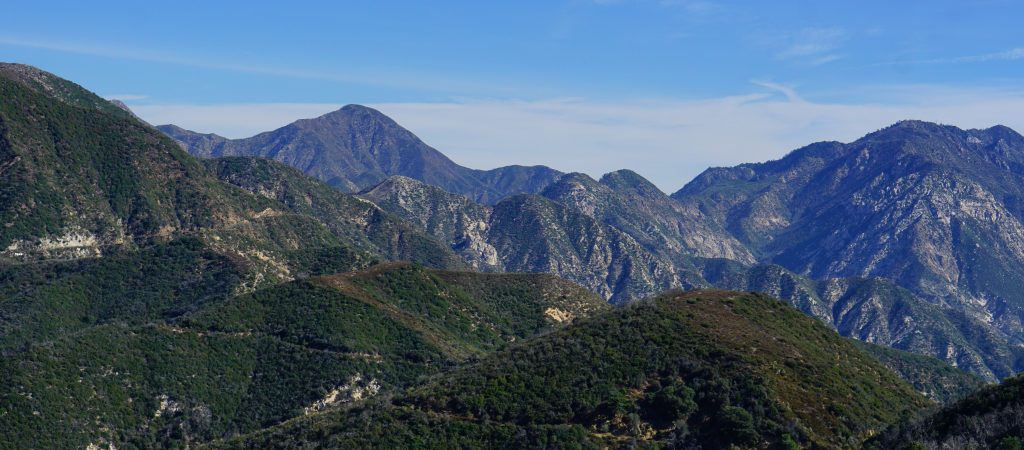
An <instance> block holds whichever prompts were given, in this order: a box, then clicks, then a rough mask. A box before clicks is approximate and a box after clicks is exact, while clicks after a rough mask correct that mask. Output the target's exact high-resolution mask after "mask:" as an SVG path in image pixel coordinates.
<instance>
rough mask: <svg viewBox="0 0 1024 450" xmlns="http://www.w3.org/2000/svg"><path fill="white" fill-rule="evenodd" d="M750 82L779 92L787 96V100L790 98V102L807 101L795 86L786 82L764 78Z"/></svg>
mask: <svg viewBox="0 0 1024 450" xmlns="http://www.w3.org/2000/svg"><path fill="white" fill-rule="evenodd" d="M750 83H751V84H753V85H755V86H760V87H763V88H766V89H769V90H772V91H775V92H778V93H780V94H782V95H784V96H786V100H789V101H790V102H793V103H802V102H804V101H805V100H804V99H803V98H802V97H800V95H799V94H797V93H796V88H794V87H792V86H786V85H784V84H779V83H775V82H772V81H764V80H751V81H750Z"/></svg>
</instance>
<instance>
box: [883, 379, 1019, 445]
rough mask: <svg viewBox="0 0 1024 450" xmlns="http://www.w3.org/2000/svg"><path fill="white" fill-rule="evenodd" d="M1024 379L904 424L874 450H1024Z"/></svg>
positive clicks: (896, 426) (886, 434)
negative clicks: (944, 449)
mask: <svg viewBox="0 0 1024 450" xmlns="http://www.w3.org/2000/svg"><path fill="white" fill-rule="evenodd" d="M1021 417H1024V377H1021V376H1017V377H1014V378H1010V379H1007V380H1005V381H1003V383H1002V384H999V385H994V386H989V387H986V388H984V389H981V390H980V391H978V392H975V393H973V394H971V395H969V396H967V397H966V398H964V399H962V400H960V401H958V402H956V403H953V404H951V405H949V406H946V407H945V408H942V409H941V410H939V411H936V412H934V413H933V414H930V415H927V416H925V417H922V418H919V419H916V420H905V421H901V422H900V423H898V424H897V425H895V426H894V427H892V428H891V429H890V430H888V431H886V432H885V433H884V434H882V435H881V436H879V437H877V438H876V439H873V440H872V441H871V442H869V444H868V445H867V447H868V448H871V449H925V448H978V449H982V448H993V449H1001V450H1002V449H1006V450H1012V449H1019V448H1021V447H1024V421H1022V420H1021Z"/></svg>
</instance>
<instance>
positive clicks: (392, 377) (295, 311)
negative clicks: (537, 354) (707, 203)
mask: <svg viewBox="0 0 1024 450" xmlns="http://www.w3.org/2000/svg"><path fill="white" fill-rule="evenodd" d="M218 268H219V269H218ZM235 269H237V266H235V265H234V263H232V262H231V261H230V260H227V259H225V258H223V257H221V256H219V255H217V254H216V253H213V252H210V251H209V250H208V249H206V248H205V247H204V246H203V245H202V244H201V243H200V242H199V241H197V240H194V239H186V240H182V241H175V242H172V243H169V244H166V245H157V246H154V247H152V248H149V249H146V250H144V251H141V252H127V253H126V254H124V255H121V256H116V257H115V256H109V257H105V258H100V259H92V260H82V261H75V262H67V263H59V264H25V265H16V266H11V267H7V268H5V271H4V272H2V274H3V277H4V278H3V280H4V283H3V286H4V287H3V289H4V290H5V291H4V292H5V293H9V294H13V295H14V297H13V298H12V299H11V300H9V301H0V306H2V307H4V308H8V309H7V311H11V312H12V314H11V315H7V314H5V316H4V318H5V320H6V322H5V325H7V326H9V327H8V328H5V330H9V331H10V333H7V332H5V335H4V337H5V339H7V341H10V342H17V343H18V345H13V344H12V345H10V346H8V347H7V349H6V356H5V358H4V359H3V361H0V379H4V380H5V383H3V384H2V385H0V410H2V411H0V442H5V443H9V444H11V445H13V446H14V447H17V448H32V447H35V448H72V447H82V446H84V445H86V444H88V443H97V444H104V443H110V444H114V445H115V446H117V447H118V448H153V447H176V446H190V445H194V444H196V443H201V442H206V441H208V440H210V439H214V438H222V437H228V436H232V435H235V434H238V433H245V432H251V431H255V430H258V429H260V428H263V427H267V426H270V425H273V424H276V423H279V422H281V421H283V420H286V419H288V418H292V417H295V416H300V415H302V414H304V413H305V411H306V408H310V407H313V406H314V405H316V404H317V402H323V404H322V405H321V406H319V407H324V406H329V405H331V404H333V403H336V402H346V401H349V400H352V399H355V398H357V397H360V396H369V395H372V394H375V393H377V392H378V391H381V392H382V393H386V392H393V391H395V390H396V389H401V388H405V387H409V386H412V385H415V384H420V383H422V382H424V381H425V380H426V378H425V377H429V376H431V375H435V374H438V373H439V372H441V371H444V370H447V369H450V368H452V367H454V366H456V365H457V364H460V363H462V362H465V361H466V360H467V358H475V357H478V356H479V355H481V354H482V353H484V352H487V351H493V350H495V349H498V348H501V347H503V346H504V345H506V344H507V343H508V342H509V341H511V340H515V339H523V338H527V337H529V336H530V335H532V334H533V333H536V332H542V331H544V330H546V329H549V328H551V327H553V326H555V325H557V324H558V323H557V322H556V321H554V320H551V319H548V318H546V317H547V316H545V314H544V309H545V308H544V306H545V305H547V306H552V307H559V308H562V309H566V310H573V311H575V312H576V314H578V315H579V316H585V315H586V314H587V313H588V312H590V311H599V310H604V309H607V308H608V306H607V305H606V304H605V303H604V302H603V300H601V299H600V298H599V297H597V296H595V295H593V294H590V293H588V292H586V291H584V290H582V289H580V288H578V287H575V286H570V285H569V284H568V283H565V282H564V281H560V280H558V281H556V280H549V279H548V277H545V276H542V275H536V276H535V275H515V276H504V275H485V274H459V273H451V272H443V273H437V272H433V271H430V270H427V269H424V268H423V267H421V266H416V265H410V264H385V265H378V266H375V267H373V268H371V269H368V270H365V271H362V272H354V273H346V274H342V275H334V276H326V277H313V278H309V279H303V280H297V281H293V282H289V283H283V284H279V285H275V286H271V287H268V288H264V289H259V290H256V291H254V292H251V293H245V294H241V295H234V296H232V295H231V293H232V292H233V291H234V290H235V288H237V287H238V282H239V280H240V275H239V273H238V272H236V271H234V270H235ZM218 270H219V271H218ZM200 275H202V276H200ZM533 278H541V279H544V280H546V281H550V283H549V282H542V281H539V280H533ZM559 285H565V286H564V288H563V289H561V290H560V291H558V292H559V293H560V294H561V295H554V296H550V295H548V293H549V291H551V287H552V286H559ZM463 286H467V287H466V288H464V287H463ZM468 292H473V293H474V294H475V295H471V294H469V293H468ZM510 292H512V293H516V295H522V297H523V298H524V301H525V302H526V303H528V304H532V305H535V306H536V307H535V308H533V309H531V310H530V311H523V316H522V317H523V320H524V321H525V322H526V323H527V324H528V325H527V326H521V325H519V324H518V323H516V321H515V320H514V318H512V319H510V318H508V317H505V316H500V317H501V319H502V320H496V318H498V317H499V313H496V312H495V311H496V310H499V309H501V308H498V307H495V306H494V304H495V303H497V302H498V299H501V301H513V300H514V299H512V298H510V297H509V296H508V295H509V293H510ZM573 295H576V296H573ZM545 302H546V303H545ZM580 305H583V306H580ZM573 308H575V309H573ZM30 318H31V319H32V320H34V321H35V322H32V321H30V320H28V319H30ZM8 319H9V320H8ZM32 323H36V324H37V325H36V326H35V327H34V328H33V327H28V326H27V325H26V326H25V328H24V329H22V328H21V327H20V326H19V324H23V325H25V324H32ZM541 323H544V324H545V325H544V326H541V325H539V324H541Z"/></svg>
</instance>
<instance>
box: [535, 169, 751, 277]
mask: <svg viewBox="0 0 1024 450" xmlns="http://www.w3.org/2000/svg"><path fill="white" fill-rule="evenodd" d="M541 195H543V196H544V197H547V198H549V199H551V200H554V201H556V202H558V203H561V204H563V205H565V206H566V207H568V208H572V209H575V210H577V211H579V212H581V213H583V214H586V215H587V216H589V217H593V218H595V219H597V220H599V221H601V222H604V223H606V224H609V225H612V226H614V227H616V228H618V229H619V230H622V231H623V232H624V233H626V234H628V235H629V236H631V237H633V238H634V239H636V240H637V242H639V243H640V244H642V245H643V246H644V248H645V249H647V250H648V251H650V252H651V253H655V254H658V255H659V256H662V257H664V258H666V259H669V260H672V261H674V262H675V263H676V264H685V262H684V261H685V260H686V259H687V258H691V257H700V258H727V259H731V260H734V261H739V262H743V263H748V264H750V263H754V262H755V260H754V257H753V255H752V254H751V253H750V251H749V250H747V249H746V248H745V247H744V246H743V244H741V243H740V242H739V241H737V240H736V238H734V237H732V236H731V235H730V234H729V233H728V232H726V231H725V230H724V229H722V228H721V227H719V226H717V225H716V224H715V223H714V222H710V221H708V220H706V218H705V217H704V216H703V214H701V213H700V211H698V210H697V208H695V207H693V206H692V205H684V204H681V203H679V202H676V201H673V200H672V199H671V198H669V196H668V195H666V194H665V193H663V192H661V191H660V190H659V189H658V188H657V187H655V186H654V185H653V184H651V182H649V181H647V180H646V179H644V178H643V177H641V176H640V175H638V174H636V173H634V172H632V171H629V170H620V171H617V172H612V173H609V174H606V175H605V176H603V177H601V181H599V182H598V181H594V179H592V178H590V177H589V176H587V175H583V174H569V175H566V176H564V177H562V178H561V179H559V180H558V181H557V182H556V183H554V184H552V185H551V186H549V187H548V188H547V189H545V190H544V192H542V193H541Z"/></svg>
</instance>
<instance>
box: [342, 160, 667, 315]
mask: <svg viewBox="0 0 1024 450" xmlns="http://www.w3.org/2000/svg"><path fill="white" fill-rule="evenodd" d="M361 195H362V196H363V197H364V198H366V199H368V200H370V201H372V202H374V203H375V204H377V205H379V206H380V207H382V208H384V209H385V210H388V211H390V212H392V213H395V214H397V215H399V216H401V217H403V218H405V219H407V220H410V221H412V222H414V223H416V224H418V225H420V226H421V227H423V228H424V229H426V230H427V231H428V232H430V233H431V234H432V235H434V236H435V237H437V238H438V239H440V240H442V241H444V242H447V243H448V244H449V245H451V247H452V249H454V250H455V251H456V252H457V253H459V254H460V255H461V256H463V257H464V258H465V259H466V260H467V261H468V262H469V263H470V264H471V265H472V266H474V267H476V268H478V269H481V270H494V271H507V272H547V273H553V274H557V275H559V276H562V277H564V278H566V279H568V280H571V281H575V282H577V283H580V284H581V285H583V286H585V287H587V288H590V289H592V290H594V291H595V292H597V293H599V294H600V295H602V296H603V297H605V298H606V299H610V300H611V301H613V302H621V301H625V300H628V299H632V298H641V297H645V296H647V295H651V294H654V293H657V292H659V291H661V290H664V289H667V288H671V287H678V286H680V285H682V281H681V280H680V279H679V277H678V275H677V274H676V272H677V270H676V269H675V266H674V264H673V263H672V261H670V260H668V259H666V258H664V257H661V256H659V255H655V254H652V253H650V252H648V251H647V250H645V249H644V248H643V246H641V245H640V243H638V242H637V241H636V240H635V239H633V238H632V237H630V236H629V235H627V234H626V233H623V232H622V231H620V230H619V229H617V228H615V227H612V226H610V225H607V224H605V223H602V222H601V221H599V220H597V219H595V218H594V217H592V216H589V215H586V214H583V213H581V212H579V211H577V210H575V209H573V208H570V207H567V206H565V205H561V204H559V203H556V202H553V201H551V200H548V199H546V198H543V197H540V196H536V195H518V196H514V197H510V198H508V199H505V200H502V201H501V202H499V203H498V204H496V205H494V206H485V205H480V204H477V203H474V202H471V201H470V200H469V199H467V198H465V197H463V196H460V195H455V194H451V193H448V192H445V191H444V190H442V189H440V188H436V187H434V186H429V185H426V184H424V183H419V182H417V181H415V180H412V179H409V178H400V177H393V178H391V179H389V180H387V181H385V182H384V183H381V184H380V185H378V186H376V187H374V188H373V189H370V190H368V191H366V192H364V193H363V194H361Z"/></svg>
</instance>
